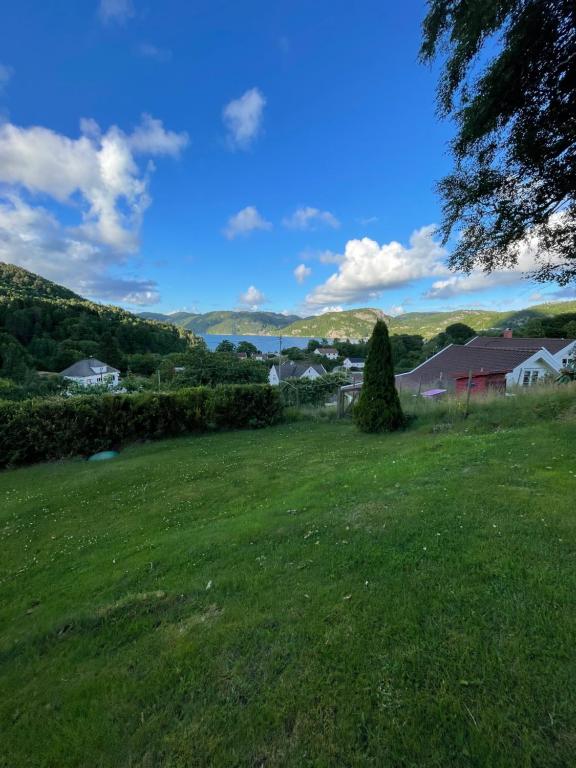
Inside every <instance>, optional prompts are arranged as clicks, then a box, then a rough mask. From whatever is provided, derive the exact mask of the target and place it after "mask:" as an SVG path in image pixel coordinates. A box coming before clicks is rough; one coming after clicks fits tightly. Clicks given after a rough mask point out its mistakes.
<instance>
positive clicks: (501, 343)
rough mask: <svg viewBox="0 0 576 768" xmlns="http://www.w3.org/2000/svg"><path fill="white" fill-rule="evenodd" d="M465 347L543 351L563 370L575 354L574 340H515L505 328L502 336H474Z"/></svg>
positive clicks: (575, 341)
mask: <svg viewBox="0 0 576 768" xmlns="http://www.w3.org/2000/svg"><path fill="white" fill-rule="evenodd" d="M466 346H467V347H483V348H484V349H523V350H533V351H536V350H538V349H545V350H546V351H547V352H549V353H550V354H551V355H552V357H553V358H554V360H555V361H556V365H557V366H558V368H563V367H565V366H566V365H567V363H568V360H569V359H570V358H571V357H572V356H573V355H574V353H575V352H576V339H547V338H523V337H518V338H516V337H514V336H512V331H510V330H509V329H508V328H507V329H506V330H505V331H504V333H503V334H502V336H474V338H473V339H470V341H469V342H468V343H467V344H466Z"/></svg>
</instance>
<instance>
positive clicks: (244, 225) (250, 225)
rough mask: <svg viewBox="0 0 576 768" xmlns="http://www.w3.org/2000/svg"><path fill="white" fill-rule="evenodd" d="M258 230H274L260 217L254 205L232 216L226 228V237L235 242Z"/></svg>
mask: <svg viewBox="0 0 576 768" xmlns="http://www.w3.org/2000/svg"><path fill="white" fill-rule="evenodd" d="M258 229H261V230H268V229H272V224H271V223H270V222H269V221H266V219H265V218H264V217H263V216H261V215H260V213H259V212H258V210H257V208H255V207H254V206H253V205H248V206H247V207H246V208H243V209H242V210H241V211H238V213H235V214H234V215H233V216H230V218H229V219H228V223H227V224H226V227H225V228H224V236H225V237H227V238H228V240H234V238H235V237H238V235H248V234H250V232H254V231H255V230H258Z"/></svg>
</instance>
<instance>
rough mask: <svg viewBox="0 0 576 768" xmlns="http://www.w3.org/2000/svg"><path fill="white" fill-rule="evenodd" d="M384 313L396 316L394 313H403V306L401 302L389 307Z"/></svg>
mask: <svg viewBox="0 0 576 768" xmlns="http://www.w3.org/2000/svg"><path fill="white" fill-rule="evenodd" d="M386 314H388V315H392V316H396V315H403V314H404V307H403V306H402V304H396V305H394V306H392V307H390V308H389V309H388V310H387V312H386Z"/></svg>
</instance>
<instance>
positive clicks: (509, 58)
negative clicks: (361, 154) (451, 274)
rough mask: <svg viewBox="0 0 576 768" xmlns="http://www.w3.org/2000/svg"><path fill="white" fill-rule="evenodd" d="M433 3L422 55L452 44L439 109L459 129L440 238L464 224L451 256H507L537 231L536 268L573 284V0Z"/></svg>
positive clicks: (492, 266) (457, 264) (476, 261)
mask: <svg viewBox="0 0 576 768" xmlns="http://www.w3.org/2000/svg"><path fill="white" fill-rule="evenodd" d="M428 5H429V10H428V15H427V16H426V18H425V20H424V24H423V32H424V36H423V42H422V47H421V51H420V56H421V59H422V60H423V61H424V62H430V61H432V60H434V59H436V58H437V57H438V56H441V55H443V56H445V63H444V70H443V74H442V77H441V80H440V84H439V87H438V103H439V110H440V113H441V115H443V116H445V117H448V116H450V117H453V118H454V119H455V121H456V124H457V129H458V130H457V135H456V137H455V139H454V141H453V142H452V153H453V156H454V160H455V167H454V170H453V172H452V173H451V174H450V175H448V176H446V177H445V178H444V179H443V180H442V181H441V182H440V183H439V190H440V193H441V195H442V198H443V222H442V226H441V232H442V235H443V238H444V241H445V242H446V241H447V240H448V238H449V237H450V235H451V234H452V233H453V232H454V231H455V230H459V234H460V238H459V239H458V242H457V244H456V248H455V250H454V251H453V253H452V256H451V259H450V263H451V266H452V267H453V268H455V269H461V270H464V271H470V270H471V269H472V268H474V267H481V268H483V269H484V270H486V271H492V270H496V269H498V268H500V267H504V266H509V265H511V264H513V263H515V262H516V261H517V259H518V255H519V248H520V246H521V245H522V244H523V243H525V242H526V238H527V237H531V238H533V240H532V242H536V243H538V253H539V255H540V261H539V264H538V266H537V268H536V270H535V275H534V276H535V277H536V278H537V279H539V280H542V281H556V282H558V283H559V284H561V285H565V284H566V283H568V282H570V281H571V280H573V279H575V278H576V2H574V0H474V1H473V2H471V1H470V0H429V3H428ZM492 51H495V52H494V53H493V54H492ZM482 61H484V62H485V61H487V63H486V64H485V66H483V67H482V66H481V64H480V62H482Z"/></svg>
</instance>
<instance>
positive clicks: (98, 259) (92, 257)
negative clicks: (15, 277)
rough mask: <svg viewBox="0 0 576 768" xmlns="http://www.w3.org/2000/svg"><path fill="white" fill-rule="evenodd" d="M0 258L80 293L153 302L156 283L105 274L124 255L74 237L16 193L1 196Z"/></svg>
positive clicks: (138, 301) (41, 209)
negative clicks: (120, 255)
mask: <svg viewBox="0 0 576 768" xmlns="http://www.w3.org/2000/svg"><path fill="white" fill-rule="evenodd" d="M0 261H5V262H9V263H11V264H16V265H17V266H20V267H24V269H28V270H30V271H32V272H36V273H38V274H41V275H43V276H44V277H47V278H49V279H50V280H54V281H55V282H57V283H60V284H64V285H66V286H68V287H69V288H71V289H72V290H74V291H76V292H77V293H79V294H81V295H83V296H92V297H97V298H99V299H102V300H104V301H121V302H123V303H127V304H139V305H143V304H155V303H156V302H158V301H159V298H160V296H159V293H158V290H157V286H156V284H155V283H154V282H152V281H149V280H138V279H135V278H134V279H132V278H131V279H127V278H121V277H116V276H113V275H110V274H109V269H110V268H114V267H116V266H118V265H120V264H122V263H123V262H124V261H125V259H124V258H122V257H119V256H118V254H117V253H115V252H113V251H111V250H110V249H109V248H106V247H103V246H101V245H98V244H97V243H93V242H92V243H91V242H89V241H88V240H86V239H83V238H78V237H75V236H74V235H73V234H72V233H71V232H70V231H69V230H67V229H66V228H65V227H63V226H62V225H61V224H60V222H59V221H58V220H57V219H56V217H55V216H54V215H53V214H51V213H50V212H49V211H47V210H46V209H45V208H42V207H40V206H31V205H29V204H28V203H27V202H25V201H24V200H23V199H22V198H21V197H20V196H19V195H17V194H10V195H6V196H4V197H3V198H0Z"/></svg>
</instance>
